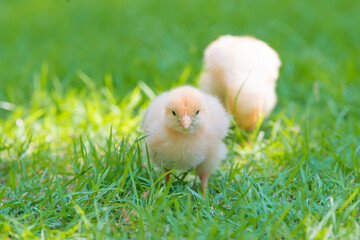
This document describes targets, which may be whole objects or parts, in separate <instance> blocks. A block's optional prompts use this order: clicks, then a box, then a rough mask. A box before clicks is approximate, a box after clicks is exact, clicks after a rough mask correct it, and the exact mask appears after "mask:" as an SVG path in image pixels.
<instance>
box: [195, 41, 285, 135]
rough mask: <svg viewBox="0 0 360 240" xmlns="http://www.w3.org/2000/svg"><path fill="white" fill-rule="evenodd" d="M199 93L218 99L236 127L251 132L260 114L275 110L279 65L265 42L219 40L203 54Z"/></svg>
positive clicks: (274, 54)
mask: <svg viewBox="0 0 360 240" xmlns="http://www.w3.org/2000/svg"><path fill="white" fill-rule="evenodd" d="M204 55H205V56H204V63H205V72H204V73H203V74H202V75H201V77H200V86H201V89H202V90H203V91H205V92H207V93H210V94H212V95H215V96H218V97H219V98H220V100H221V101H222V103H223V104H224V105H225V106H226V107H227V108H228V111H229V112H230V113H232V114H233V115H234V117H235V120H236V122H237V124H238V125H239V127H241V128H243V129H246V130H251V129H253V128H254V127H255V125H256V123H257V121H258V119H259V117H260V114H263V115H264V117H267V116H268V115H269V114H270V112H271V111H272V110H273V108H274V107H275V104H276V101H277V97H276V92H275V85H276V80H277V78H278V76H279V68H280V66H281V61H280V59H279V57H278V54H277V53H276V52H275V51H274V50H273V49H272V48H270V47H269V46H268V45H267V44H266V43H265V42H263V41H260V40H258V39H255V38H253V37H248V36H245V37H238V36H230V35H226V36H221V37H219V38H218V39H217V40H215V41H214V42H212V43H211V44H210V45H209V46H208V47H207V48H206V49H205V53H204Z"/></svg>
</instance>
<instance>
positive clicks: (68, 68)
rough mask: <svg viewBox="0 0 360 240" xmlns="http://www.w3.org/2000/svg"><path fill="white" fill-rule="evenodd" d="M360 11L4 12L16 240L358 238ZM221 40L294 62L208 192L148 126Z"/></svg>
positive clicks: (35, 8) (150, 5)
mask: <svg viewBox="0 0 360 240" xmlns="http://www.w3.org/2000/svg"><path fill="white" fill-rule="evenodd" d="M359 10H360V1H356V0H353V1H347V0H346V1H335V0H329V1H314V0H304V1H287V0H279V1H263V0H255V1H214V0H198V1H190V0H183V1H165V0H159V1H139V0H135V1H128V0H123V1H115V0H109V1H102V2H101V3H100V2H99V1H85V0H70V1H66V0H58V1H41V0H27V1H20V0H2V1H0V235H1V237H2V238H3V239H15V238H20V239H61V238H67V239H79V238H84V239H113V238H116V239H118V238H121V239H127V238H134V239H206V240H210V239H284V238H285V239H359V238H360V225H359V224H360V219H359V218H360V214H359V211H360V205H359V204H360V196H359V194H360V192H359V189H360V183H359V177H360V175H359V167H360V93H359V91H360V57H359V56H360V45H359V42H360V31H359V23H360V14H359ZM222 34H234V35H245V34H246V35H253V36H255V37H258V38H260V39H262V40H264V41H266V42H268V43H269V44H270V45H271V46H272V47H273V48H274V49H276V50H277V51H278V52H279V55H280V57H281V60H282V62H283V66H282V68H281V73H280V78H279V80H278V87H277V93H278V97H279V102H278V105H277V106H276V109H275V110H274V112H273V113H272V114H271V116H270V117H269V118H268V119H266V120H265V121H264V122H262V124H261V125H260V124H259V126H258V127H257V129H256V130H255V131H254V132H252V133H246V132H243V131H241V130H239V129H238V128H236V126H235V125H234V124H233V125H232V128H231V131H230V133H229V136H228V137H227V138H226V139H225V142H226V144H227V146H228V148H229V152H228V157H227V159H226V160H225V161H224V162H223V164H222V165H221V167H220V168H219V169H218V170H217V171H216V172H215V173H214V174H213V175H212V176H211V178H210V181H209V191H208V192H207V194H206V197H205V198H203V197H202V196H201V194H200V193H201V190H200V186H199V185H200V184H199V179H198V178H196V177H195V175H194V174H193V173H186V172H176V174H177V177H176V178H172V181H173V182H172V186H171V187H166V186H165V184H164V175H163V172H162V170H161V169H159V168H158V167H157V166H153V165H152V163H151V162H150V161H148V158H147V154H146V150H144V148H143V147H142V146H143V138H142V134H141V131H140V128H139V123H140V121H141V114H142V112H143V110H144V109H145V108H146V106H147V105H148V103H149V101H150V100H151V99H152V98H153V97H154V95H156V94H158V93H160V92H162V91H164V90H168V89H170V88H171V87H175V86H178V85H182V84H185V83H186V84H194V85H196V84H197V80H198V77H199V74H200V72H201V67H202V52H203V50H204V48H205V47H206V46H207V44H209V43H210V42H211V41H212V40H214V39H215V38H217V37H218V36H219V35H222Z"/></svg>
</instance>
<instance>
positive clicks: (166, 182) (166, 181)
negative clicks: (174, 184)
mask: <svg viewBox="0 0 360 240" xmlns="http://www.w3.org/2000/svg"><path fill="white" fill-rule="evenodd" d="M169 171H170V170H167V169H166V168H164V172H165V173H167V172H169ZM170 176H171V173H168V174H166V175H165V184H166V185H167V184H168V182H169V180H170Z"/></svg>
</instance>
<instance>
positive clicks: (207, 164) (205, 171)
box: [196, 142, 227, 196]
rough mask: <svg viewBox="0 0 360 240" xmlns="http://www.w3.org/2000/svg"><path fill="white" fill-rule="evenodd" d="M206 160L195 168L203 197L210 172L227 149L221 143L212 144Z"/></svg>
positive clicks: (222, 157) (223, 156) (217, 164)
mask: <svg viewBox="0 0 360 240" xmlns="http://www.w3.org/2000/svg"><path fill="white" fill-rule="evenodd" d="M211 150H212V151H211V152H210V153H209V156H208V158H207V159H206V160H205V161H204V162H202V163H200V164H199V165H198V166H197V167H196V173H197V175H199V177H200V180H201V185H202V194H203V196H205V189H206V186H207V183H208V179H209V177H210V175H211V173H212V172H214V171H215V169H216V168H217V167H218V166H219V164H220V162H221V160H223V159H224V158H225V156H226V152H227V148H226V146H225V144H224V143H223V142H216V143H214V147H213V148H211Z"/></svg>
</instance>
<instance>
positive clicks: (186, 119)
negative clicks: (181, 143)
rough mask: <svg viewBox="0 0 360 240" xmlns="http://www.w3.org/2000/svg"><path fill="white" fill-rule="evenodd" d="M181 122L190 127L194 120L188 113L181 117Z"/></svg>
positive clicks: (186, 127)
mask: <svg viewBox="0 0 360 240" xmlns="http://www.w3.org/2000/svg"><path fill="white" fill-rule="evenodd" d="M180 124H181V126H183V127H184V128H185V129H188V128H189V127H190V125H191V124H192V120H191V118H190V117H189V116H188V115H184V116H182V117H181V121H180Z"/></svg>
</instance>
